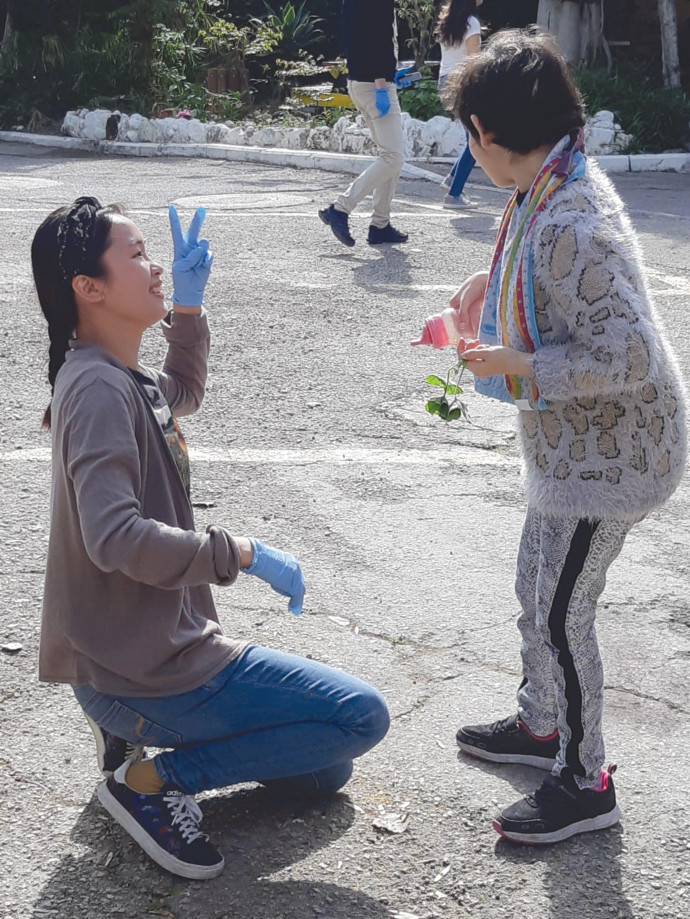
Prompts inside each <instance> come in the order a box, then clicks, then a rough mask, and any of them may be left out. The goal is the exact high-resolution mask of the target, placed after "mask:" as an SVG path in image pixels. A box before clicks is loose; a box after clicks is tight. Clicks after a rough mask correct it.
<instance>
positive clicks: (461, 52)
mask: <svg viewBox="0 0 690 919" xmlns="http://www.w3.org/2000/svg"><path fill="white" fill-rule="evenodd" d="M481 32H482V27H481V25H480V24H479V20H478V19H477V17H476V16H470V18H469V19H468V20H467V31H466V32H465V37H464V38H463V40H462V41H461V42H460V44H459V45H444V44H443V42H439V44H440V45H441V69H440V70H439V72H438V75H439V77H447V76H448V74H449V73H452V72H453V71H454V70H455V68H456V67H457V66H458V64H461V63H462V61H464V60H465V58H466V57H467V39H468V38H470V36H472V35H481Z"/></svg>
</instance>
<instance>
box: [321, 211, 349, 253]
mask: <svg viewBox="0 0 690 919" xmlns="http://www.w3.org/2000/svg"><path fill="white" fill-rule="evenodd" d="M319 217H320V218H321V220H322V221H323V222H324V223H325V224H326V226H328V227H330V228H331V230H333V235H334V236H335V238H336V239H339V240H340V242H341V243H343V245H345V246H350V247H352V246H354V244H355V241H354V238H353V237H352V234H351V233H350V226H349V224H348V216H347V214H346V213H344V212H343V211H337V210H336V209H335V207H334V205H332V204H329V205H328V207H324V208H322V209H321V210H320V211H319Z"/></svg>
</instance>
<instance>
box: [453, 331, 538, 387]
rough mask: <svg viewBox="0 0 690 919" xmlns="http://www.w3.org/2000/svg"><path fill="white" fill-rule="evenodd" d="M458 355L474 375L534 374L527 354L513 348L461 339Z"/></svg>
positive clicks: (530, 375) (527, 375) (528, 375)
mask: <svg viewBox="0 0 690 919" xmlns="http://www.w3.org/2000/svg"><path fill="white" fill-rule="evenodd" d="M458 357H459V358H461V359H462V360H463V361H466V366H467V369H468V370H470V371H471V372H472V373H473V374H474V375H475V376H476V377H482V378H483V377H494V376H505V375H513V374H514V375H515V376H519V377H532V376H534V373H533V371H532V363H531V361H530V356H529V354H526V353H525V352H524V351H517V350H516V349H515V348H504V347H502V346H501V345H482V344H481V343H480V342H479V341H476V340H475V341H464V340H461V341H460V342H459V344H458Z"/></svg>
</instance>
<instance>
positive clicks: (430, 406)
mask: <svg viewBox="0 0 690 919" xmlns="http://www.w3.org/2000/svg"><path fill="white" fill-rule="evenodd" d="M424 408H425V409H426V410H427V412H429V414H430V415H438V410H439V404H438V402H437V401H436V400H435V399H429V401H428V402H427V404H426V405H425V406H424Z"/></svg>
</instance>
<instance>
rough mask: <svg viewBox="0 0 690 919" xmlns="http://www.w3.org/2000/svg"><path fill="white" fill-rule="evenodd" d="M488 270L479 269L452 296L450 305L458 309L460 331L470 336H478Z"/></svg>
mask: <svg viewBox="0 0 690 919" xmlns="http://www.w3.org/2000/svg"><path fill="white" fill-rule="evenodd" d="M488 280H489V272H488V271H478V272H477V273H476V274H473V275H472V276H471V277H469V278H468V279H467V280H466V281H465V282H464V283H463V284H461V285H460V287H459V288H458V290H457V291H456V293H454V294H453V296H452V297H451V298H450V305H451V306H452V307H453V308H454V309H456V310H457V311H458V323H457V325H458V331H459V332H460V334H462V335H466V336H467V337H468V338H476V337H477V334H478V332H479V320H480V319H481V315H482V306H483V305H484V295H485V293H486V285H487V283H488Z"/></svg>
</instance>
